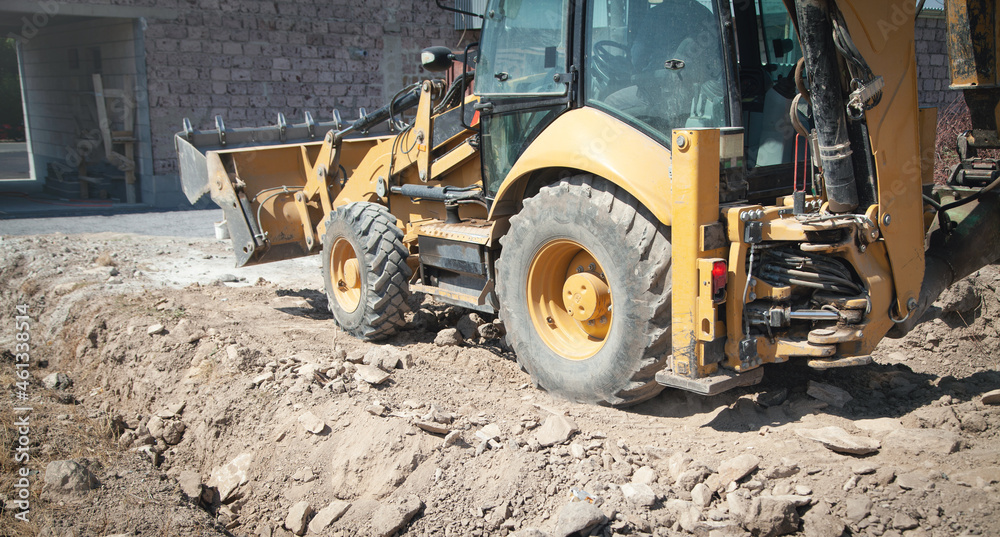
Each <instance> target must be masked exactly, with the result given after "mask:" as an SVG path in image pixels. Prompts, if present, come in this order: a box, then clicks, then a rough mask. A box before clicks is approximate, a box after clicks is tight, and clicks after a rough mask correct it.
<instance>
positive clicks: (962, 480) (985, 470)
mask: <svg viewBox="0 0 1000 537" xmlns="http://www.w3.org/2000/svg"><path fill="white" fill-rule="evenodd" d="M948 478H949V479H950V480H951V481H953V482H955V483H958V484H959V485H965V486H967V487H979V488H982V487H984V486H986V485H992V484H994V483H1000V466H987V467H980V468H976V469H975V470H969V471H967V472H956V473H953V474H948ZM980 483H981V484H980Z"/></svg>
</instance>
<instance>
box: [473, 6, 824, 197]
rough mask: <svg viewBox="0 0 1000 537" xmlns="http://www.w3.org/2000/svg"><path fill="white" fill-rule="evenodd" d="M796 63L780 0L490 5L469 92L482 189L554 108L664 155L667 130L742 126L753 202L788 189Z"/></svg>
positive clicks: (492, 185) (494, 181)
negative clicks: (588, 115) (621, 130)
mask: <svg viewBox="0 0 1000 537" xmlns="http://www.w3.org/2000/svg"><path fill="white" fill-rule="evenodd" d="M730 29H732V31H730ZM801 56H802V53H801V50H800V48H799V45H798V41H797V38H796V34H795V27H794V24H793V22H792V19H791V17H790V16H789V14H788V12H787V11H786V9H785V6H784V3H783V2H782V0H751V1H748V2H740V1H731V0H600V1H589V2H583V1H572V0H530V1H529V0H491V1H490V2H488V5H487V8H486V12H485V15H484V22H483V38H482V44H481V50H480V54H479V63H478V65H477V67H476V71H477V77H476V84H475V92H476V94H477V95H478V96H479V97H480V100H481V103H482V104H481V105H480V107H481V108H482V112H483V114H482V120H483V121H482V129H483V131H482V132H483V136H484V138H487V140H484V141H485V142H486V143H484V144H483V146H482V148H483V175H484V178H485V182H486V187H487V191H488V192H490V193H493V192H495V191H496V188H497V187H498V186H499V185H500V183H501V182H502V181H503V179H504V177H505V176H506V174H507V172H508V171H509V170H510V169H511V167H512V166H513V164H514V162H515V161H516V160H517V158H518V157H519V156H520V154H521V152H522V151H523V150H524V149H525V148H526V147H527V146H528V145H529V144H530V142H531V140H533V139H534V138H535V137H536V136H537V135H538V134H539V133H540V132H541V131H542V130H543V129H544V128H545V127H546V126H548V125H549V124H550V123H551V122H552V121H554V120H555V118H556V117H558V116H559V114H560V113H561V112H563V111H566V110H568V109H571V108H576V107H581V106H589V107H593V108H596V109H599V110H601V111H603V112H606V113H608V114H610V115H612V116H614V117H616V118H618V119H620V120H622V121H624V122H626V123H628V124H630V125H632V126H633V127H635V128H636V129H638V130H640V131H642V132H644V133H645V134H646V135H648V136H650V137H651V138H653V139H655V140H656V141H657V142H659V143H660V144H662V145H664V146H665V147H667V148H670V147H671V140H670V132H671V130H672V129H677V128H699V127H708V128H724V127H742V128H743V129H744V143H745V152H744V154H745V164H746V167H747V170H748V177H747V179H748V180H749V181H750V185H751V187H750V191H751V192H750V193H749V195H750V197H759V196H761V195H763V196H776V195H779V194H783V193H786V192H784V190H788V189H789V187H790V181H788V180H787V179H788V178H789V177H790V176H791V172H792V166H793V162H794V161H795V153H794V148H795V133H796V131H795V129H794V128H793V126H792V124H791V121H790V120H789V113H788V111H789V108H790V106H791V102H792V101H791V100H792V98H793V97H794V96H795V94H796V93H797V90H796V86H795V82H794V73H795V65H796V62H797V61H798V59H799V58H801ZM806 111H807V109H806V105H805V104H804V103H803V105H802V107H801V112H802V113H803V118H802V119H803V121H804V122H806V123H808V119H807V118H806V117H804V116H805V112H806ZM799 158H800V159H801V155H800V157H799ZM755 193H756V194H757V196H754V194H755Z"/></svg>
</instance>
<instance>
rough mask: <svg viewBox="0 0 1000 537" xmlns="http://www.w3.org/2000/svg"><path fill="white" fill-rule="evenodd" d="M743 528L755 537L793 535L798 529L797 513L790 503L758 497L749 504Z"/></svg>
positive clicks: (767, 497) (778, 499)
mask: <svg viewBox="0 0 1000 537" xmlns="http://www.w3.org/2000/svg"><path fill="white" fill-rule="evenodd" d="M743 527H744V528H746V529H747V530H748V531H750V533H752V534H753V535H755V536H757V537H774V536H776V535H786V534H789V533H795V532H796V531H798V529H799V513H798V511H796V510H795V504H794V503H793V502H791V501H788V500H784V499H780V498H773V497H770V496H759V497H757V498H754V499H753V500H752V501H751V502H750V506H749V508H748V509H747V512H746V514H745V515H744V517H743Z"/></svg>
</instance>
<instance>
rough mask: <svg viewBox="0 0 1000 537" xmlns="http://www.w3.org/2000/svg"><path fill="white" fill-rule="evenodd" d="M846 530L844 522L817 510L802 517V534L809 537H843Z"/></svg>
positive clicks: (811, 510)
mask: <svg viewBox="0 0 1000 537" xmlns="http://www.w3.org/2000/svg"><path fill="white" fill-rule="evenodd" d="M846 529H847V526H846V525H845V524H844V521H842V520H840V519H839V518H837V517H835V516H833V515H831V514H829V513H821V512H819V511H818V510H817V509H815V508H814V509H810V510H809V511H808V512H807V513H806V514H805V516H803V517H802V533H803V535H808V536H809V537H841V536H842V535H843V534H844V531H845V530H846Z"/></svg>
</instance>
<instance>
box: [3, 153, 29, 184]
mask: <svg viewBox="0 0 1000 537" xmlns="http://www.w3.org/2000/svg"><path fill="white" fill-rule="evenodd" d="M30 178H31V176H30V170H29V169H28V145H27V144H26V143H24V142H13V143H6V142H5V143H2V144H0V179H30ZM0 190H2V188H0Z"/></svg>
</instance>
